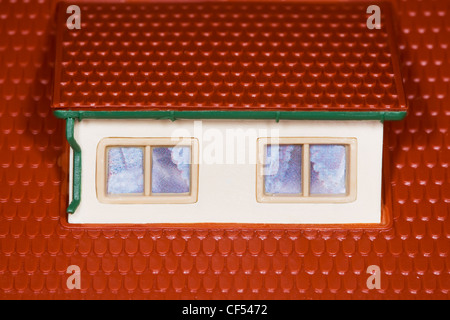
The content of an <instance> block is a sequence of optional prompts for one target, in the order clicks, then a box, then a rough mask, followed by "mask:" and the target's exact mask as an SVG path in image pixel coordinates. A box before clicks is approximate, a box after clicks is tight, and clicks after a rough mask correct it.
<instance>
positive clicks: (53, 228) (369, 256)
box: [0, 0, 450, 299]
mask: <svg viewBox="0 0 450 320" xmlns="http://www.w3.org/2000/svg"><path fill="white" fill-rule="evenodd" d="M394 4H395V8H396V9H395V10H394V12H395V16H394V18H395V20H396V21H397V22H398V25H399V28H400V30H401V32H400V34H399V37H398V41H397V43H398V45H399V47H400V51H401V63H402V72H403V75H404V81H405V91H406V95H407V99H408V101H409V104H410V111H409V115H408V116H407V118H406V120H405V121H401V122H392V123H387V124H386V132H387V135H388V143H389V150H390V151H389V152H390V157H391V168H390V172H391V177H389V180H390V181H391V185H392V195H393V219H394V221H393V226H392V228H390V229H388V230H385V231H333V230H330V231H316V230H301V231H295V230H294V231H292V230H290V231H288V230H248V229H245V230H242V229H236V230H229V229H227V230H209V229H197V230H180V229H146V230H120V231H118V230H89V231H88V230H83V229H70V228H65V227H63V226H62V225H61V220H60V217H61V215H62V214H64V213H63V211H64V208H65V206H66V199H67V188H66V187H67V175H66V171H67V169H66V168H61V166H60V163H61V161H60V157H61V156H62V155H63V154H64V152H65V150H67V145H66V142H65V140H64V123H63V121H61V120H57V119H55V118H54V117H53V116H52V115H51V96H52V92H51V90H50V83H51V78H52V68H53V62H52V61H53V56H52V52H53V51H52V50H53V47H52V32H53V31H52V30H53V26H52V24H51V21H52V18H53V16H54V8H55V6H54V3H52V2H45V1H43V2H38V1H34V0H31V1H30V2H29V3H27V4H24V3H21V2H5V1H2V2H0V90H1V91H0V92H1V96H0V123H1V124H0V298H1V299H21V298H40V299H51V298H63V299H78V298H80V299H82V298H92V299H108V298H111V299H117V298H125V299H127V298H153V299H160V298H161V299H162V298H174V299H178V298H207V299H209V298H231V299H233V298H235V299H242V298H250V299H251V298H261V299H263V298H269V299H302V298H314V299H326V298H343V299H351V298H353V299H357V298H361V299H396V298H411V299H415V298H425V299H449V298H450V293H449V292H450V255H449V250H450V239H449V238H450V221H449V218H448V214H449V211H450V210H449V202H450V174H449V165H450V134H449V127H450V96H449V91H450V87H449V86H450V84H449V83H450V59H449V57H450V56H449V45H450V19H449V15H450V3H449V2H448V1H445V0H440V1H417V0H413V1H411V0H408V1H400V0H399V1H395V2H394ZM74 264H75V265H79V266H80V267H81V269H82V282H81V286H82V288H81V290H68V289H67V287H66V279H67V275H66V274H65V271H66V269H67V267H68V266H69V265H74ZM372 264H376V265H379V266H380V268H381V279H382V288H381V289H380V290H368V289H367V288H366V285H365V283H366V279H367V277H368V275H367V274H366V273H365V270H366V269H367V267H368V266H369V265H372Z"/></svg>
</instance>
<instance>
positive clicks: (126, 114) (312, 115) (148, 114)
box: [53, 110, 406, 122]
mask: <svg viewBox="0 0 450 320" xmlns="http://www.w3.org/2000/svg"><path fill="white" fill-rule="evenodd" d="M53 113H54V115H55V116H56V117H57V118H61V119H67V118H75V119H78V120H82V119H160V120H164V119H168V120H171V121H175V120H179V119H241V120H244V119H254V120H261V119H264V120H271V119H273V120H276V121H277V122H278V121H279V120H380V121H385V120H402V119H403V118H404V117H405V116H406V111H219V110H212V111H211V110H208V111H204V110H200V111H199V110H192V111H175V110H163V111H160V110H158V111H153V110H137V111H134V110H133V111H131V110H129V111H128V110H125V111H124V110H121V111H114V110H100V111H97V110H78V111H74V110H54V111H53Z"/></svg>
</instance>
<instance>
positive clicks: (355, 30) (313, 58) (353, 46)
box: [54, 2, 406, 111]
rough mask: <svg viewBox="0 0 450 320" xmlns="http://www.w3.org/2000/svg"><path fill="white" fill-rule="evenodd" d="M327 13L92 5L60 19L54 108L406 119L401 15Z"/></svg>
mask: <svg viewBox="0 0 450 320" xmlns="http://www.w3.org/2000/svg"><path fill="white" fill-rule="evenodd" d="M382 8H383V10H382V13H383V14H382V20H383V22H384V23H383V24H382V28H381V29H380V30H378V29H373V30H370V29H368V28H367V26H366V20H367V16H368V15H366V14H365V12H366V9H367V5H365V4H363V3H352V4H340V3H336V4H334V5H330V4H317V3H284V4H280V3H278V4H277V3H236V2H234V3H184V4H174V3H167V4H163V3H158V4H151V3H150V4H149V3H147V4H142V3H141V4H114V5H110V4H85V5H82V6H81V11H82V12H89V13H88V14H85V15H83V19H82V20H81V29H80V30H76V29H74V30H69V29H68V28H67V27H66V20H67V14H66V6H60V10H59V12H58V16H59V20H58V21H59V22H58V28H57V30H58V36H57V39H58V47H57V61H58V63H57V66H56V80H55V99H54V107H55V108H65V109H80V108H81V109H89V108H90V109H93V108H102V109H105V108H106V109H111V110H117V109H124V108H125V109H130V108H131V109H140V110H142V109H153V110H155V109H156V110H179V109H183V110H230V109H231V110H242V109H245V110H261V109H262V110H339V111H358V110H362V111H371V110H372V111H405V110H406V104H405V99H404V93H403V88H402V84H401V77H400V73H399V65H398V55H397V53H396V50H394V48H395V47H394V45H395V43H394V38H393V32H392V28H391V24H392V22H391V14H390V10H389V9H390V8H389V7H388V6H384V5H382Z"/></svg>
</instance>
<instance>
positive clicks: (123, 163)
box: [96, 138, 198, 203]
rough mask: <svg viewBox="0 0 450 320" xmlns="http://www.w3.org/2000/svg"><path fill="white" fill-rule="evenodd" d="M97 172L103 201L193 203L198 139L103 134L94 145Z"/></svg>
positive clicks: (196, 190)
mask: <svg viewBox="0 0 450 320" xmlns="http://www.w3.org/2000/svg"><path fill="white" fill-rule="evenodd" d="M96 175H97V177H96V179H97V181H96V185H97V198H98V199H99V201H100V202H103V203H195V202H197V193H198V140H197V139H194V138H105V139H103V140H101V141H100V143H99V144H98V147H97V172H96Z"/></svg>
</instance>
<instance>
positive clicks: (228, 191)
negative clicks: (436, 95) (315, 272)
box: [69, 119, 383, 224]
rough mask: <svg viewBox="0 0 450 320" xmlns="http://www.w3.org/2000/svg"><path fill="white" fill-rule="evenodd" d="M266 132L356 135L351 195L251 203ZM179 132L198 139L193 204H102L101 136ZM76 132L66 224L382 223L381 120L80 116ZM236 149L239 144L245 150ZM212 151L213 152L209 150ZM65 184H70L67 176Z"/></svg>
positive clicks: (299, 135)
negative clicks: (72, 202)
mask: <svg viewBox="0 0 450 320" xmlns="http://www.w3.org/2000/svg"><path fill="white" fill-rule="evenodd" d="M272 135H279V136H280V137H302V138H307V137H314V138H317V137H324V138H329V137H343V138H356V140H357V171H356V172H357V187H356V200H355V201H353V202H348V203H259V202H257V200H256V180H257V179H256V174H257V171H256V145H257V138H260V137H261V138H265V137H270V136H272ZM183 136H185V137H194V138H197V139H198V141H199V150H200V156H199V158H200V165H199V181H198V183H199V189H198V201H197V202H196V203H188V204H107V203H101V202H100V201H99V200H98V199H97V196H96V178H95V177H96V157H97V146H98V144H99V142H100V141H101V140H102V139H104V138H111V137H120V138H125V137H130V138H131V137H141V138H142V137H161V138H167V137H183ZM75 138H76V140H77V142H78V143H79V145H80V146H81V150H82V177H81V181H82V185H81V203H80V205H79V207H78V209H77V210H76V212H75V213H74V214H70V215H69V223H82V224H128V223H130V224H148V223H150V224H151V223H169V224H170V223H173V224H192V223H246V224H247V223H258V224H261V223H262V224H360V223H380V222H381V172H382V150H383V124H382V123H381V122H380V121H329V120H328V121H305V120H295V121H294V120H281V121H280V122H278V123H277V122H275V121H274V120H202V121H200V120H196V121H194V120H177V121H174V122H172V121H169V120H110V119H107V120H106V119H105V120H98V119H85V120H82V121H80V122H76V125H75ZM215 143H218V144H219V145H217V144H215ZM220 144H222V146H223V147H221V145H220ZM242 150H245V157H243V155H244V153H243V152H242ZM221 153H222V155H221ZM232 153H234V157H233V154H232ZM215 154H217V155H216V156H214V155H215ZM233 159H234V160H233ZM70 172H72V170H70ZM70 185H72V176H71V177H70Z"/></svg>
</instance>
